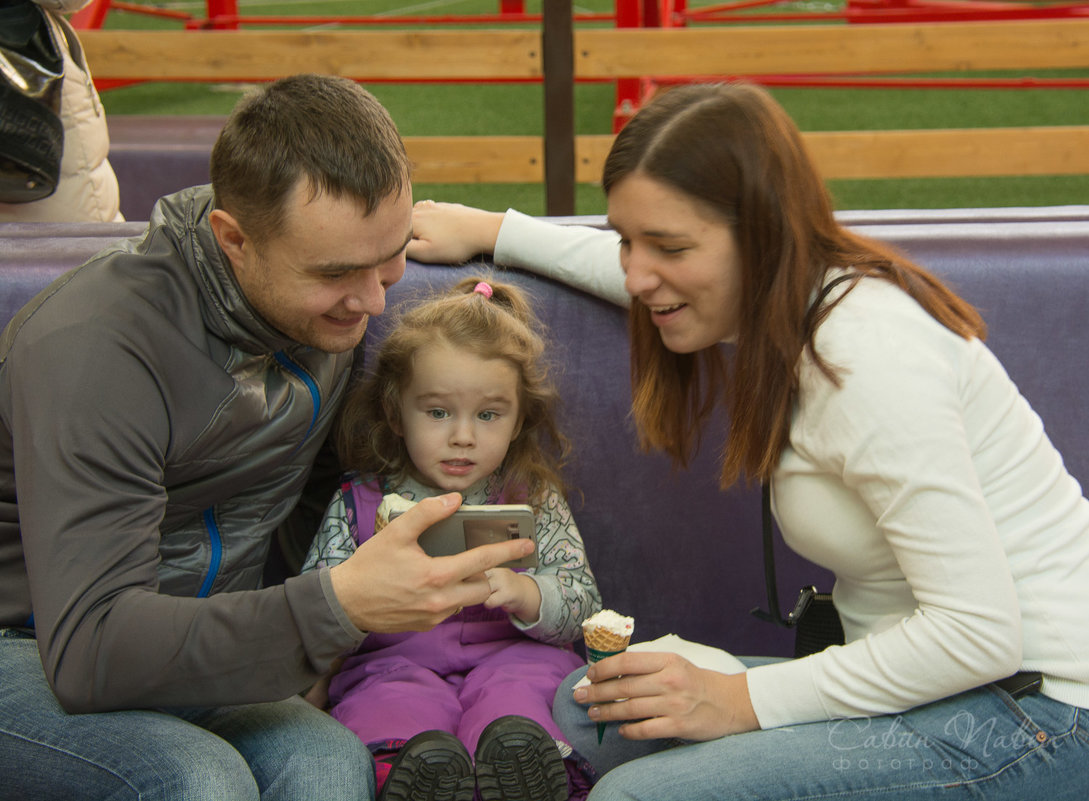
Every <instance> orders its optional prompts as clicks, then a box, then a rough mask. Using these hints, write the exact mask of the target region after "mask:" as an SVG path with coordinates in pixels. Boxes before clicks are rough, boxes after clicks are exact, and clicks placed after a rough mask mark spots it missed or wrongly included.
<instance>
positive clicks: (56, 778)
mask: <svg viewBox="0 0 1089 801" xmlns="http://www.w3.org/2000/svg"><path fill="white" fill-rule="evenodd" d="M0 677H2V679H0V798H4V799H8V798H11V799H20V800H21V801H37V800H38V799H42V801H45V799H50V800H52V799H61V798H63V799H65V800H66V801H77V800H78V799H88V801H90V800H91V799H94V800H95V801H100V800H101V799H110V800H111V801H121V800H122V799H140V801H160V800H161V801H213V800H214V801H251V800H253V801H256V799H259V798H260V799H265V800H266V801H271V800H272V799H276V801H313V799H323V801H324V800H328V801H349V800H350V801H361V800H362V799H373V798H374V762H373V759H372V758H371V755H370V752H369V751H368V750H367V749H366V747H364V745H363V744H362V743H361V742H360V741H359V738H358V737H356V736H355V734H353V733H352V732H351V731H349V730H348V729H346V728H344V727H343V726H341V725H340V724H339V723H337V722H336V721H335V720H333V719H332V718H331V717H329V716H328V715H327V714H325V713H324V712H321V711H320V710H318V709H315V708H314V707H312V706H311V705H310V704H308V703H306V702H305V701H303V700H302V699H301V698H297V697H295V698H290V699H288V700H286V701H278V702H274V703H265V704H249V705H241V706H233V707H219V708H208V709H186V710H180V709H171V710H129V711H121V712H105V713H97V714H88V715H69V714H67V713H66V712H65V711H64V710H63V709H61V707H60V705H59V704H58V703H57V700H56V698H55V696H54V695H53V693H52V691H51V690H50V689H49V686H48V684H47V683H46V680H45V674H44V672H43V671H42V665H41V660H40V658H39V656H38V648H37V643H36V642H35V641H34V640H33V639H25V638H19V637H18V636H17V634H16V633H15V632H13V631H11V630H6V631H5V630H0Z"/></svg>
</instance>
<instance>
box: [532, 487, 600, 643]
mask: <svg viewBox="0 0 1089 801" xmlns="http://www.w3.org/2000/svg"><path fill="white" fill-rule="evenodd" d="M537 517H538V519H537V541H538V543H539V545H538V553H539V555H540V563H539V564H538V566H537V568H536V570H534V571H533V572H532V573H531V574H530V577H531V578H532V579H533V580H534V581H535V582H536V583H537V586H538V588H540V590H541V613H540V615H539V617H538V619H537V620H536V621H533V622H532V623H524V622H522V621H520V620H518V619H517V618H512V619H511V620H512V622H513V623H514V625H515V626H516V627H517V628H519V629H521V630H522V631H523V632H525V633H526V634H527V635H528V636H530V637H533V638H534V639H535V640H540V641H541V642H547V643H551V644H554V645H566V644H567V643H571V642H575V641H576V640H577V639H579V637H581V636H582V621H583V620H585V619H586V618H588V617H589V616H590V615H592V614H594V613H595V612H597V611H598V610H599V609H601V593H600V592H599V591H598V588H597V581H596V580H595V579H594V574H593V573H592V572H591V571H590V565H589V563H588V562H587V560H586V548H585V547H584V546H583V543H582V536H581V535H580V534H579V530H578V528H577V527H576V526H575V521H574V519H573V517H572V515H571V509H570V507H569V506H568V505H567V501H566V500H564V498H563V496H562V495H560V493H558V492H555V491H553V492H552V493H550V494H549V497H548V501H547V502H546V503H545V504H543V505H542V508H541V510H540V512H539V513H538V516H537Z"/></svg>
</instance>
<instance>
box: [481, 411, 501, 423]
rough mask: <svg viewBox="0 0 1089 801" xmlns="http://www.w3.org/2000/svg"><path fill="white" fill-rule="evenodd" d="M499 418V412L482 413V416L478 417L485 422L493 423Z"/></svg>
mask: <svg viewBox="0 0 1089 801" xmlns="http://www.w3.org/2000/svg"><path fill="white" fill-rule="evenodd" d="M498 416H499V413H498V412H481V413H480V414H478V415H477V417H479V418H480V419H481V420H483V421H485V422H491V421H492V420H494V419H495V418H497V417H498Z"/></svg>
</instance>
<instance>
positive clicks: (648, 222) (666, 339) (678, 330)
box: [609, 172, 741, 353]
mask: <svg viewBox="0 0 1089 801" xmlns="http://www.w3.org/2000/svg"><path fill="white" fill-rule="evenodd" d="M609 223H610V224H611V225H612V226H613V228H615V229H616V231H617V232H618V233H619V234H620V266H621V267H623V269H624V274H625V275H626V276H627V278H626V280H625V281H624V287H625V289H627V291H628V294H630V295H631V296H632V297H633V298H634V299H636V300H638V301H639V302H641V303H642V304H643V305H644V306H646V307H647V308H648V309H650V317H651V321H652V322H653V323H654V324H655V325H656V326H657V327H658V331H659V333H660V335H661V337H662V343H663V344H664V345H665V346H666V347H667V348H669V350H671V351H673V352H675V353H694V352H695V351H698V350H702V349H704V348H707V347H710V346H712V345H714V344H716V343H718V342H724V341H727V342H728V341H731V340H733V339H735V338H736V337H737V325H738V317H739V314H738V309H739V303H740V295H741V264H740V260H739V257H738V252H737V238H736V237H735V236H734V229H733V226H732V225H731V224H730V222H729V221H728V220H727V219H726V218H724V217H723V216H722V215H720V214H718V213H717V212H716V211H715V210H714V209H712V208H710V207H709V206H708V205H707V204H705V203H703V202H701V201H699V200H696V199H695V198H693V197H691V196H690V195H686V194H685V193H683V192H681V191H679V190H677V189H674V188H673V187H671V186H669V185H667V184H664V183H662V182H661V181H658V180H656V179H654V178H650V177H648V176H646V175H645V174H643V173H639V172H635V173H632V174H631V175H629V176H627V177H626V178H623V179H622V180H621V181H619V182H618V183H617V184H616V185H614V186H613V188H612V190H611V191H610V192H609Z"/></svg>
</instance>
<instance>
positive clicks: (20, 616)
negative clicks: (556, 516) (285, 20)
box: [0, 75, 524, 801]
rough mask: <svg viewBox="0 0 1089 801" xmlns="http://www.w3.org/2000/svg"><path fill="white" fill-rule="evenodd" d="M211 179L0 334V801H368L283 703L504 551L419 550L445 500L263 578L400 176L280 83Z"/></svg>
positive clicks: (313, 725)
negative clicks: (342, 551)
mask: <svg viewBox="0 0 1089 801" xmlns="http://www.w3.org/2000/svg"><path fill="white" fill-rule="evenodd" d="M211 175H212V185H211V187H196V188H193V189H189V190H185V191H183V192H180V193H178V194H176V195H173V196H170V197H166V198H164V199H162V200H161V201H160V202H159V204H158V205H157V207H156V210H155V212H154V213H153V214H152V220H151V223H150V225H149V228H148V230H147V232H146V234H145V235H144V236H143V238H142V239H140V240H139V241H137V240H130V241H126V242H121V243H118V245H116V246H115V247H113V248H111V249H108V250H106V251H104V252H103V253H100V254H99V255H97V256H96V257H94V258H93V259H92V260H91V261H90V262H88V263H87V264H85V265H84V266H82V267H81V268H79V269H77V270H74V271H72V272H71V273H69V274H68V275H66V276H64V277H62V278H61V279H59V280H58V281H57V282H56V283H55V284H53V285H52V286H51V287H49V288H48V289H47V290H46V291H45V292H43V293H42V294H40V295H39V296H38V297H37V298H35V299H34V300H33V301H32V302H31V303H30V304H28V306H27V307H26V308H25V309H23V310H22V311H21V312H20V313H19V314H18V315H17V316H16V318H15V319H14V320H13V321H12V322H11V324H10V325H9V326H8V327H7V329H6V330H5V331H4V333H3V336H2V338H0V424H2V425H0V629H2V630H3V634H4V636H3V637H2V638H0V674H2V675H3V682H0V774H2V775H3V776H4V781H3V782H2V784H3V785H4V787H5V790H4V791H2V792H3V793H10V794H13V795H11V796H5V797H17V798H21V799H34V798H65V799H76V798H96V799H97V798H107V797H108V798H140V799H172V800H174V799H188V798H202V799H203V798H209V799H211V798H215V799H230V800H231V801H237V800H239V799H256V798H259V797H260V798H265V799H289V798H290V799H294V798H308V799H325V800H326V801H328V800H330V799H333V800H335V799H361V798H370V797H371V796H372V795H373V781H374V779H373V767H372V763H371V758H370V755H369V754H368V752H367V751H366V749H365V748H363V747H362V746H361V744H360V743H359V742H358V740H357V738H356V737H355V736H354V735H353V734H351V733H350V732H349V731H348V730H347V729H344V728H342V727H341V726H340V725H339V724H338V723H336V722H334V721H332V719H330V718H329V717H328V716H326V715H325V714H324V713H322V712H320V711H319V710H316V709H314V708H312V707H310V706H309V705H307V704H306V703H305V702H304V701H302V700H301V699H300V698H299V697H298V696H297V694H298V693H299V692H300V691H302V690H304V689H306V688H307V687H308V686H309V685H310V684H311V683H313V682H314V681H315V680H316V679H317V678H318V677H319V676H320V675H321V674H322V673H323V672H324V671H325V670H326V669H327V668H328V667H329V664H330V663H331V661H332V660H333V659H334V658H335V657H336V656H337V655H338V654H340V653H341V652H343V651H344V650H345V649H347V648H349V647H352V646H354V645H356V644H357V643H358V642H359V641H360V640H361V639H362V638H363V637H364V636H365V632H367V631H387V632H388V631H404V630H419V629H427V628H429V627H431V626H433V625H435V624H436V623H437V622H438V621H440V620H442V619H443V618H445V617H446V616H448V615H450V614H452V613H453V612H454V611H455V610H456V609H458V608H459V607H461V606H468V605H470V604H475V603H480V602H482V601H483V600H484V599H485V598H486V597H487V595H488V594H489V587H488V584H487V580H486V579H485V578H484V577H483V575H482V573H483V571H484V570H485V569H487V568H490V567H494V566H495V565H498V564H500V563H502V562H505V561H508V560H510V559H513V558H519V557H520V556H522V555H523V552H524V545H523V544H522V543H520V542H512V543H502V544H499V545H496V546H488V548H486V549H476V550H474V551H473V552H471V553H465V554H461V555H459V556H457V557H449V558H446V559H429V558H427V557H426V556H424V555H423V552H422V551H421V550H420V549H419V548H418V546H417V545H416V543H415V539H416V537H417V536H418V535H419V533H420V532H421V531H422V530H423V529H424V528H426V527H427V526H428V525H430V524H431V523H433V522H435V521H437V520H439V519H441V518H443V517H446V516H448V515H449V514H451V513H452V511H453V510H454V508H456V506H457V505H458V503H459V500H458V498H457V496H456V495H454V496H443V497H441V498H436V499H432V501H430V502H428V501H425V502H423V503H421V504H419V505H418V506H417V507H416V508H415V509H413V510H412V511H411V512H409V513H406V514H405V515H403V516H402V517H401V518H400V519H399V520H398V521H397V522H396V523H395V524H391V525H390V526H388V527H387V529H386V530H385V531H383V536H381V537H375V538H374V540H372V542H373V543H374V544H373V545H371V544H370V543H368V545H367V546H364V547H362V548H360V549H359V551H357V553H356V554H355V555H354V556H353V557H352V558H351V559H349V560H348V561H347V562H345V563H343V564H341V565H338V566H337V567H335V568H333V569H331V570H322V571H318V572H315V573H313V574H307V575H303V576H297V577H291V578H288V579H287V580H286V581H285V582H284V583H283V584H282V585H276V586H270V587H266V588H262V587H261V584H262V570H263V567H264V565H265V562H266V558H267V556H268V553H269V546H270V541H271V539H272V536H273V532H274V530H275V529H276V527H277V526H278V525H279V524H280V523H281V522H282V521H283V520H284V519H285V518H286V517H287V516H288V514H289V513H290V512H291V510H292V509H293V507H294V506H295V505H296V502H297V501H298V500H299V497H300V495H301V494H302V491H303V487H304V484H305V483H306V481H307V478H308V476H309V474H310V472H311V468H312V465H313V463H314V460H315V457H316V455H317V454H318V451H319V449H320V448H321V446H322V444H323V442H324V441H325V439H326V435H327V433H328V432H329V430H330V427H331V425H332V422H333V419H334V414H335V411H336V409H337V406H338V404H339V402H340V400H341V396H342V394H343V392H344V390H345V387H346V384H347V381H348V374H349V371H350V367H351V363H352V353H353V349H354V348H355V346H356V345H357V344H358V343H359V342H360V340H361V339H362V336H363V332H364V329H365V328H366V324H367V320H368V317H369V316H370V315H372V314H379V313H381V312H382V310H383V307H384V304H385V290H386V288H387V287H388V286H389V285H390V284H392V283H394V282H396V281H397V280H398V279H399V278H400V277H401V275H402V274H403V272H404V268H405V248H406V245H407V243H408V241H409V239H410V238H411V191H410V182H409V164H408V160H407V157H406V155H405V152H404V148H403V145H402V142H401V140H400V138H399V136H398V134H397V131H396V128H395V127H394V125H393V122H392V121H391V120H390V118H389V115H388V114H387V113H386V111H385V110H384V109H383V108H382V106H381V105H380V104H379V103H378V102H377V101H376V100H375V99H374V98H373V97H372V96H371V95H370V94H369V93H367V92H366V91H365V90H363V89H362V88H361V87H359V86H358V85H356V84H354V83H353V82H351V81H347V80H343V79H339V78H330V77H322V76H313V75H310V76H305V75H304V76H295V77H293V78H287V79H284V80H282V81H278V82H276V83H273V84H269V85H267V86H265V87H264V88H262V89H261V90H259V91H257V92H256V93H254V94H252V95H250V96H248V97H246V98H244V99H243V100H242V101H241V102H240V103H239V105H238V107H237V108H236V109H235V111H234V113H233V114H232V115H231V117H230V118H229V120H228V122H227V124H226V126H225V128H224V130H223V132H222V134H221V135H220V137H219V140H218V141H217V143H216V145H215V148H214V150H213V154H212V163H211ZM387 532H389V533H388V534H387ZM43 667H44V670H43ZM284 699H286V700H284Z"/></svg>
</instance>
